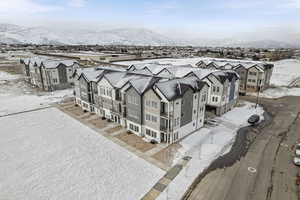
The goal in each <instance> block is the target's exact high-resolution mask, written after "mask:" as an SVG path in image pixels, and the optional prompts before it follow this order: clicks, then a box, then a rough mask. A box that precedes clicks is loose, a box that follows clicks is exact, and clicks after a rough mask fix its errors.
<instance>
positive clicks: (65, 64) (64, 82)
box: [21, 57, 79, 91]
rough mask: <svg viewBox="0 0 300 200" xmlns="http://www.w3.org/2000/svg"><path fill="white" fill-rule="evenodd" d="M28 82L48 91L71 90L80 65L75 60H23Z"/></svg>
mask: <svg viewBox="0 0 300 200" xmlns="http://www.w3.org/2000/svg"><path fill="white" fill-rule="evenodd" d="M21 63H23V64H24V74H25V77H26V80H27V81H28V82H29V83H31V84H32V85H34V86H36V87H38V88H41V89H43V90H46V91H54V90H60V89H66V88H70V87H72V85H73V76H72V75H73V73H74V70H75V69H77V68H79V64H78V63H77V62H76V61H74V60H60V59H54V58H48V57H33V58H29V59H24V60H21Z"/></svg>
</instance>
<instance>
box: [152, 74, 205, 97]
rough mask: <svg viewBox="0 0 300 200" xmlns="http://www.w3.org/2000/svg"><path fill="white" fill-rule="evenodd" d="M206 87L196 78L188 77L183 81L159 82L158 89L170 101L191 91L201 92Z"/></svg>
mask: <svg viewBox="0 0 300 200" xmlns="http://www.w3.org/2000/svg"><path fill="white" fill-rule="evenodd" d="M205 85H207V84H206V83H205V82H204V81H200V80H199V79H198V78H196V77H186V78H181V79H173V80H169V81H162V82H157V83H156V84H155V86H154V87H155V88H157V89H158V90H159V91H160V92H161V93H162V94H163V95H164V97H165V98H166V99H168V100H169V101H171V100H174V99H177V98H180V97H182V96H183V95H184V94H185V92H186V91H188V90H189V89H191V90H193V91H197V90H201V89H202V88H203V87H204V86H205Z"/></svg>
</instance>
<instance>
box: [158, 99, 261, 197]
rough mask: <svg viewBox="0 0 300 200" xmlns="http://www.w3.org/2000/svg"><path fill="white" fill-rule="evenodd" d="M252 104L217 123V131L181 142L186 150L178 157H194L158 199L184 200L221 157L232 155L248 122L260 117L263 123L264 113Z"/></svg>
mask: <svg viewBox="0 0 300 200" xmlns="http://www.w3.org/2000/svg"><path fill="white" fill-rule="evenodd" d="M254 106H255V105H254V104H252V103H248V102H244V105H243V106H242V107H236V108H234V109H233V110H232V111H229V112H228V113H226V114H225V115H223V116H222V117H218V118H216V119H215V120H216V121H217V122H218V125H217V126H215V127H207V128H202V129H201V130H200V131H198V132H196V133H194V134H193V135H191V136H189V137H187V138H186V139H184V140H183V141H181V142H180V144H181V146H182V148H181V149H180V150H179V154H180V155H177V156H176V157H177V158H180V157H182V156H184V155H187V156H191V157H192V159H191V160H190V161H189V163H188V164H187V166H186V167H185V168H184V169H183V170H182V171H181V172H180V173H179V175H178V176H177V177H176V178H175V179H174V180H173V181H172V182H171V183H170V185H169V186H168V188H167V189H166V190H165V191H164V192H163V193H162V194H161V195H160V196H159V197H158V199H159V200H165V199H172V200H176V199H181V197H182V195H183V194H184V193H185V191H186V190H187V189H188V187H189V186H190V185H191V184H192V182H193V180H194V179H195V178H196V177H197V176H198V175H199V173H201V171H203V170H204V169H205V168H207V167H208V166H209V164H210V163H211V162H212V161H214V160H215V159H216V158H218V157H219V156H221V155H223V154H224V153H226V152H228V151H229V150H230V148H231V146H232V144H233V142H234V139H235V136H236V134H237V130H238V129H239V128H241V127H243V126H246V125H248V123H247V119H248V118H249V117H250V116H251V115H253V114H258V115H260V116H261V119H263V113H264V110H263V108H261V107H257V108H256V109H255V107H254Z"/></svg>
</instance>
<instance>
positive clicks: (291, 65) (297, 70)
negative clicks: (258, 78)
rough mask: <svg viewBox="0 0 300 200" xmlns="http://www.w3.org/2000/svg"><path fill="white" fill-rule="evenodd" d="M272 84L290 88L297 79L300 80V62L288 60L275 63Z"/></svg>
mask: <svg viewBox="0 0 300 200" xmlns="http://www.w3.org/2000/svg"><path fill="white" fill-rule="evenodd" d="M273 64H274V69H273V74H272V77H271V84H273V85H275V86H288V85H289V84H290V83H291V82H293V81H294V80H295V79H296V78H300V60H295V59H287V60H280V61H277V62H274V63H273Z"/></svg>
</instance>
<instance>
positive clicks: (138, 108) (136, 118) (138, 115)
mask: <svg viewBox="0 0 300 200" xmlns="http://www.w3.org/2000/svg"><path fill="white" fill-rule="evenodd" d="M130 97H133V98H136V100H137V104H133V103H132V102H130V100H129V99H131V98H130ZM126 103H127V104H126V106H127V119H128V120H130V121H132V122H135V123H138V124H142V105H141V103H142V101H141V96H140V95H139V93H138V92H137V91H136V90H135V89H134V88H132V87H131V88H129V89H128V90H127V91H126Z"/></svg>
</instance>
